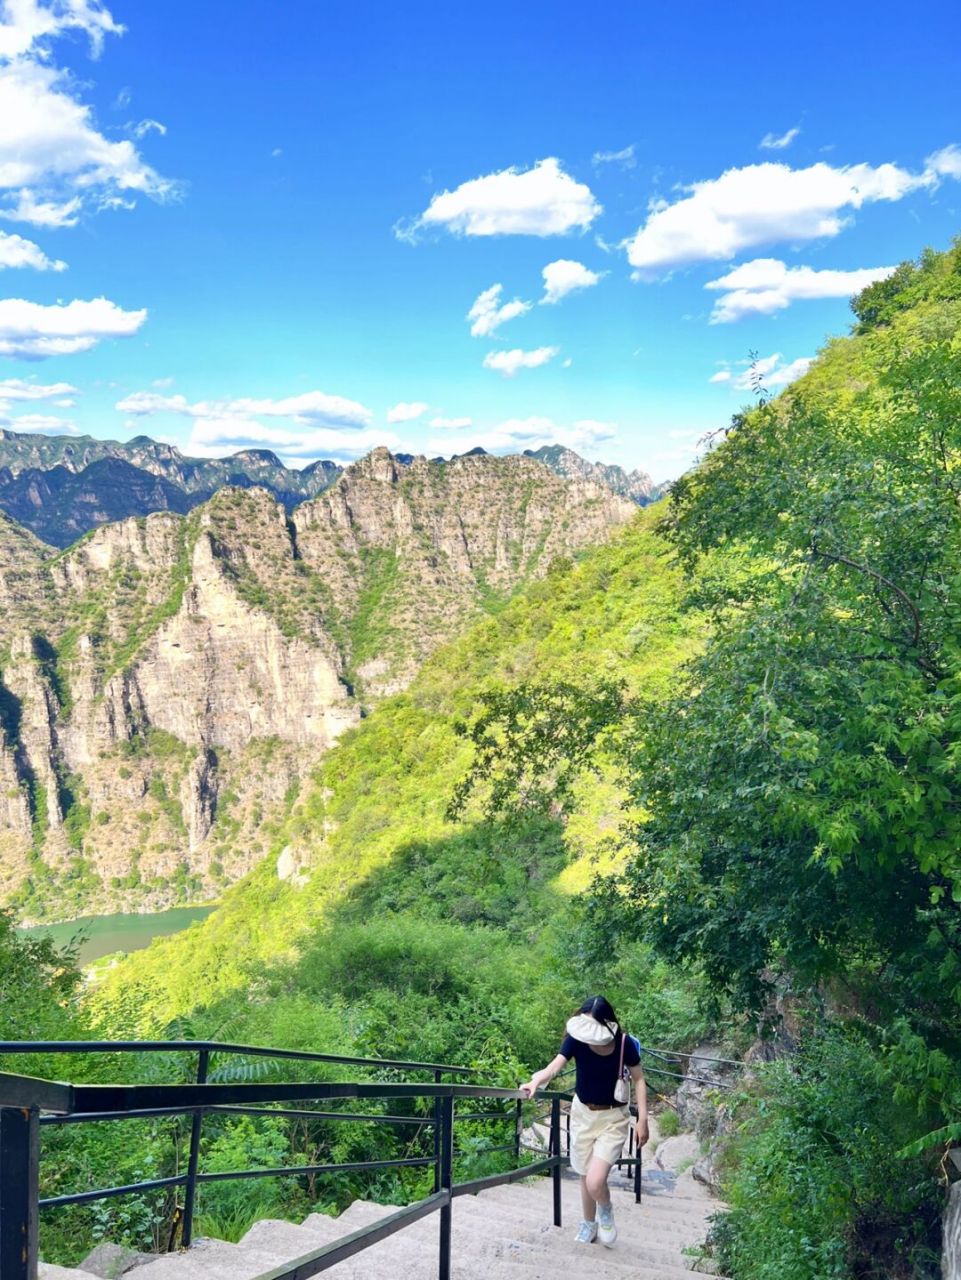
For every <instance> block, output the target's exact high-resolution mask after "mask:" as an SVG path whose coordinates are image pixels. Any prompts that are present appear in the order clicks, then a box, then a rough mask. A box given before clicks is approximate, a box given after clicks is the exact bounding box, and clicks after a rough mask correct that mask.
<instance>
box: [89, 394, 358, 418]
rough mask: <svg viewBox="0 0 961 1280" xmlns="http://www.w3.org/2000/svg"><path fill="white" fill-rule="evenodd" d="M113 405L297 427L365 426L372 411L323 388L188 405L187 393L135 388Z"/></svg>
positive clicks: (137, 412)
mask: <svg viewBox="0 0 961 1280" xmlns="http://www.w3.org/2000/svg"><path fill="white" fill-rule="evenodd" d="M115 408H116V409H117V410H118V411H119V412H120V413H129V414H133V415H134V417H147V416H149V415H151V414H155V413H178V414H182V415H184V416H185V417H189V418H204V419H218V420H219V419H227V418H230V419H235V418H241V417H243V418H252V417H254V416H257V417H263V418H291V419H292V420H293V421H294V422H295V423H297V424H298V425H299V426H323V427H365V426H367V425H368V424H369V422H370V420H371V418H372V417H373V414H372V413H371V411H370V409H368V408H367V407H366V406H365V405H362V404H359V403H358V402H357V401H356V400H348V399H346V398H345V397H344V396H331V395H327V394H326V392H323V391H305V392H302V393H301V394H300V395H296V396H286V397H284V398H283V399H281V400H272V399H259V400H258V399H253V398H250V397H241V398H239V399H236V400H199V401H197V402H196V403H195V404H190V403H189V401H188V400H187V398H186V396H182V395H175V396H163V395H158V394H157V393H156V392H154V391H135V392H134V393H133V394H132V395H129V396H125V397H124V399H122V400H118V401H117V404H116V405H115Z"/></svg>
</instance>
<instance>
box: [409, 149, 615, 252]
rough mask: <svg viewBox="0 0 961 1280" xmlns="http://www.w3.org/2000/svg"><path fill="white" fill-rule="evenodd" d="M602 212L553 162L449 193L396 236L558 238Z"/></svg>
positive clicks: (584, 188)
mask: <svg viewBox="0 0 961 1280" xmlns="http://www.w3.org/2000/svg"><path fill="white" fill-rule="evenodd" d="M601 212H602V210H601V206H600V204H598V202H597V200H595V198H594V196H593V194H592V192H591V190H590V188H589V187H588V186H586V185H585V184H584V183H582V182H577V181H576V180H575V179H574V178H572V177H571V176H570V174H568V173H565V172H564V170H563V169H562V168H561V163H560V161H559V160H557V159H554V158H553V157H551V158H548V159H547V160H538V161H537V163H536V164H535V165H533V166H532V168H530V169H518V168H516V167H514V168H510V169H502V170H501V171H500V172H499V173H489V174H486V175H485V176H484V177H482V178H472V179H471V180H470V181H469V182H462V183H461V185H460V186H459V187H455V188H454V190H453V191H443V192H441V193H440V195H436V196H434V197H433V199H432V200H431V202H430V204H429V205H428V207H427V208H426V210H425V211H424V212H423V213H422V214H421V215H420V217H418V218H415V219H414V220H413V222H408V223H407V224H406V225H400V224H399V225H398V226H397V227H395V232H396V234H397V235H398V236H399V237H400V238H401V239H406V240H413V239H415V238H416V235H417V232H418V231H421V230H424V229H426V228H438V229H443V230H446V231H450V232H452V233H453V234H455V235H466V236H503V235H526V236H556V235H564V234H565V233H566V232H568V231H575V230H583V229H584V228H586V227H589V226H590V225H591V223H592V222H593V221H594V219H595V218H596V217H597V216H598V215H599V214H600V213H601Z"/></svg>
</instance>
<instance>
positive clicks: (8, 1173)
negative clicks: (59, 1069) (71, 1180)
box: [0, 1107, 40, 1280]
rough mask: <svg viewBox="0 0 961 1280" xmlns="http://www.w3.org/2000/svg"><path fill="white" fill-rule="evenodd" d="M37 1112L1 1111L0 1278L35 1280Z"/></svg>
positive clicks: (38, 1146) (38, 1142) (2, 1108)
mask: <svg viewBox="0 0 961 1280" xmlns="http://www.w3.org/2000/svg"><path fill="white" fill-rule="evenodd" d="M39 1200H40V1112H39V1111H38V1109H37V1108H36V1107H23V1108H20V1107H0V1276H2V1277H3V1280H37V1268H38V1259H37V1255H38V1252H39V1247H38V1236H37V1220H38V1217H39V1213H40V1209H39Z"/></svg>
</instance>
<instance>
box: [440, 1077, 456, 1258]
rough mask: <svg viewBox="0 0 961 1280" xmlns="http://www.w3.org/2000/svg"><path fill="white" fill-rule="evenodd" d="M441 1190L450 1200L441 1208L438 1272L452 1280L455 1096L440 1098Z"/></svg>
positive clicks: (449, 1095)
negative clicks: (451, 1246)
mask: <svg viewBox="0 0 961 1280" xmlns="http://www.w3.org/2000/svg"><path fill="white" fill-rule="evenodd" d="M440 1103H441V1106H440V1190H441V1191H446V1192H447V1193H448V1200H447V1203H446V1204H445V1205H442V1206H441V1210H440V1263H439V1266H438V1269H437V1274H438V1276H439V1277H440V1280H450V1236H451V1200H450V1192H451V1189H452V1187H453V1185H454V1096H453V1094H448V1095H447V1097H446V1098H441V1099H440Z"/></svg>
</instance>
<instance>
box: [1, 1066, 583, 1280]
mask: <svg viewBox="0 0 961 1280" xmlns="http://www.w3.org/2000/svg"><path fill="white" fill-rule="evenodd" d="M8 1043H9V1042H7V1044H6V1045H5V1046H4V1049H5V1051H7V1052H9V1051H10V1049H9V1047H8ZM32 1043H34V1044H37V1043H41V1042H32ZM46 1043H47V1044H51V1043H56V1042H46ZM71 1043H76V1042H71ZM128 1043H130V1042H128ZM153 1043H155V1044H156V1043H157V1042H153ZM211 1043H212V1042H196V1043H193V1044H191V1046H190V1047H191V1048H197V1049H198V1050H199V1052H200V1055H201V1056H200V1067H199V1072H198V1074H199V1075H200V1076H201V1082H199V1083H197V1084H159V1085H137V1084H134V1085H127V1084H122V1085H87V1084H69V1083H61V1082H55V1081H48V1080H41V1079H35V1078H32V1077H28V1076H18V1075H12V1074H8V1073H0V1274H2V1276H3V1280H36V1275H37V1268H38V1215H39V1212H40V1210H41V1209H51V1208H56V1207H62V1206H64V1205H70V1204H73V1205H76V1204H86V1203H90V1202H93V1201H96V1200H103V1199H111V1198H114V1197H117V1196H123V1195H127V1194H130V1193H133V1192H143V1191H150V1190H159V1189H163V1188H171V1187H178V1188H179V1187H183V1188H184V1189H185V1205H184V1213H183V1218H182V1229H181V1244H182V1246H184V1247H186V1246H187V1245H189V1243H190V1239H191V1232H192V1219H193V1208H194V1199H195V1194H196V1189H197V1187H198V1186H200V1185H203V1184H206V1183H212V1182H224V1181H230V1180H236V1179H248V1178H249V1179H257V1178H265V1177H298V1176H306V1175H308V1174H311V1175H312V1174H336V1173H344V1172H360V1171H364V1170H374V1169H388V1168H411V1167H419V1168H423V1167H427V1166H430V1165H433V1166H434V1168H435V1192H434V1194H433V1195H432V1196H428V1197H427V1198H426V1199H425V1200H423V1201H420V1202H418V1203H417V1204H416V1205H411V1206H408V1207H407V1209H405V1210H401V1211H399V1212H398V1213H396V1214H392V1215H390V1216H389V1217H388V1218H387V1219H384V1220H381V1221H380V1222H378V1223H375V1224H373V1226H371V1227H368V1228H364V1229H363V1230H362V1231H358V1232H354V1233H353V1234H352V1235H351V1236H348V1237H346V1238H345V1239H343V1240H340V1241H337V1242H335V1244H333V1245H327V1246H324V1248H322V1249H318V1250H315V1251H313V1252H312V1253H311V1254H309V1255H304V1257H302V1258H299V1259H296V1260H295V1261H294V1262H293V1263H291V1264H289V1265H286V1266H283V1267H279V1268H275V1269H274V1270H273V1271H271V1272H269V1273H267V1274H266V1275H265V1276H263V1277H260V1278H259V1280H307V1277H310V1276H314V1275H317V1274H319V1273H320V1272H321V1271H324V1270H326V1269H327V1268H328V1267H331V1266H333V1265H335V1264H336V1263H337V1262H340V1261H342V1260H343V1259H344V1258H347V1257H350V1256H352V1255H353V1254H354V1253H357V1252H359V1251H360V1250H362V1249H364V1248H367V1247H369V1245H371V1244H374V1243H376V1242H377V1241H378V1240H381V1239H384V1238H385V1237H386V1236H387V1235H390V1234H393V1232H394V1231H398V1230H401V1229H403V1227H405V1226H407V1225H409V1223H411V1222H413V1221H416V1220H417V1219H418V1218H420V1217H424V1216H426V1215H427V1214H428V1213H432V1212H434V1211H438V1212H439V1214H440V1255H439V1271H438V1275H439V1277H440V1280H449V1277H450V1243H451V1204H452V1201H453V1199H454V1198H455V1197H456V1196H460V1195H465V1194H476V1193H477V1192H478V1191H480V1190H483V1189H484V1188H486V1187H492V1186H497V1185H500V1184H502V1183H507V1182H514V1181H517V1180H519V1179H521V1178H528V1177H531V1176H533V1175H534V1174H537V1173H550V1174H551V1176H552V1178H553V1181H554V1194H553V1201H554V1222H555V1225H557V1226H560V1223H561V1217H560V1215H561V1200H560V1175H561V1169H562V1168H563V1167H564V1165H566V1164H567V1163H568V1158H567V1156H565V1155H563V1154H562V1152H561V1110H560V1105H561V1101H562V1100H563V1099H565V1098H567V1099H569V1098H570V1096H571V1095H570V1094H568V1093H561V1092H551V1093H548V1092H545V1091H540V1092H539V1093H538V1094H537V1095H536V1097H537V1098H538V1099H540V1100H542V1101H543V1100H548V1099H549V1100H550V1104H551V1127H550V1154H549V1156H548V1157H547V1158H546V1159H542V1160H540V1161H536V1162H535V1163H533V1164H529V1165H523V1166H521V1167H519V1168H515V1169H512V1170H509V1171H507V1172H505V1173H500V1174H492V1175H489V1176H487V1177H484V1178H479V1179H474V1180H472V1181H470V1182H466V1183H460V1184H456V1185H455V1184H454V1181H453V1159H454V1125H455V1114H454V1103H455V1101H456V1100H457V1099H458V1098H484V1099H488V1100H499V1101H506V1100H511V1101H513V1102H514V1103H515V1107H516V1108H517V1109H518V1111H519V1109H520V1106H521V1104H522V1102H523V1101H525V1100H526V1094H522V1093H521V1092H520V1090H518V1089H507V1088H499V1087H495V1086H491V1085H472V1084H454V1083H445V1082H442V1081H441V1080H440V1076H441V1074H442V1072H443V1071H446V1070H448V1068H446V1067H442V1066H439V1065H436V1064H422V1063H418V1064H413V1065H412V1066H411V1067H410V1068H409V1069H428V1068H429V1069H431V1070H433V1071H434V1076H435V1079H434V1082H433V1083H432V1084H424V1083H394V1082H384V1081H381V1082H376V1081H351V1082H342V1081H338V1082H314V1083H309V1082H289V1083H269V1084H264V1083H250V1084H234V1083H226V1084H219V1083H214V1084H211V1083H207V1082H206V1080H205V1079H204V1077H205V1073H206V1067H207V1061H208V1058H209V1053H210V1052H211V1049H210V1045H211ZM181 1045H182V1042H179V1043H178V1044H177V1045H175V1046H171V1045H169V1044H168V1045H166V1046H165V1047H166V1049H167V1050H169V1049H170V1048H172V1047H175V1048H180V1047H181ZM102 1047H103V1048H104V1049H105V1051H109V1049H108V1048H107V1046H106V1045H103V1046H102ZM21 1051H22V1052H31V1051H33V1050H32V1049H21ZM263 1052H265V1053H269V1052H271V1051H269V1050H263ZM310 1056H311V1057H312V1058H315V1059H316V1058H320V1059H321V1060H330V1059H331V1058H335V1057H336V1055H310ZM361 1061H362V1062H363V1063H364V1065H372V1064H371V1060H361ZM381 1063H383V1060H381ZM373 1065H377V1064H373ZM391 1065H396V1064H391ZM455 1070H456V1071H457V1072H458V1074H464V1073H469V1072H470V1069H469V1068H456V1069H455ZM333 1098H337V1099H340V1098H370V1099H374V1098H377V1099H391V1098H410V1099H414V1098H420V1099H427V1100H432V1101H433V1103H434V1113H433V1115H432V1116H411V1117H405V1116H396V1115H385V1116H379V1115H376V1114H363V1115H359V1114H357V1113H354V1112H338V1111H324V1112H319V1111H310V1110H304V1109H301V1108H292V1109H290V1110H288V1109H277V1108H268V1107H267V1106H264V1105H262V1104H267V1103H285V1102H314V1101H320V1100H323V1099H333ZM258 1104H261V1105H258ZM41 1111H44V1112H46V1114H44V1115H43V1116H41V1114H40V1113H41ZM233 1112H237V1113H242V1114H249V1113H254V1114H261V1113H264V1114H271V1115H277V1116H284V1115H296V1116H305V1115H306V1116H311V1117H316V1118H317V1119H318V1120H320V1119H324V1120H348V1119H350V1120H369V1121H371V1122H384V1123H388V1124H412V1125H418V1126H421V1125H430V1126H432V1127H433V1131H434V1154H433V1155H432V1156H417V1157H409V1158H405V1159H396V1160H371V1161H358V1162H355V1163H348V1164H325V1165H324V1164H317V1165H303V1166H289V1165H288V1166H281V1167H280V1168H276V1169H254V1170H229V1171H224V1172H218V1173H204V1172H202V1171H201V1170H200V1169H199V1156H200V1136H201V1125H202V1122H203V1117H204V1116H205V1115H208V1114H225V1113H226V1114H231V1113H233ZM161 1115H167V1116H174V1115H189V1116H191V1118H192V1127H191V1146H190V1157H189V1161H188V1166H187V1171H186V1172H185V1173H181V1174H177V1175H176V1176H173V1177H167V1178H157V1179H153V1180H150V1181H145V1182H139V1183H134V1184H127V1185H123V1186H116V1187H108V1188H103V1189H100V1190H93V1191H80V1192H73V1193H69V1194H66V1195H61V1196H53V1197H48V1198H46V1199H41V1198H40V1193H39V1156H40V1152H39V1134H40V1126H41V1124H43V1125H59V1124H78V1123H92V1122H95V1121H109V1120H120V1119H136V1118H146V1117H148V1116H161ZM477 1118H478V1119H481V1118H483V1119H490V1120H504V1119H507V1120H510V1119H512V1118H514V1117H512V1115H511V1113H510V1112H487V1113H482V1115H481V1116H478V1117H477ZM568 1145H569V1143H568ZM511 1148H514V1149H515V1151H516V1153H517V1157H518V1159H519V1158H520V1151H521V1145H520V1141H519V1134H518V1138H517V1141H515V1142H513V1143H507V1144H504V1146H503V1148H494V1150H501V1149H504V1150H507V1149H511ZM488 1150H491V1149H488Z"/></svg>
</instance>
